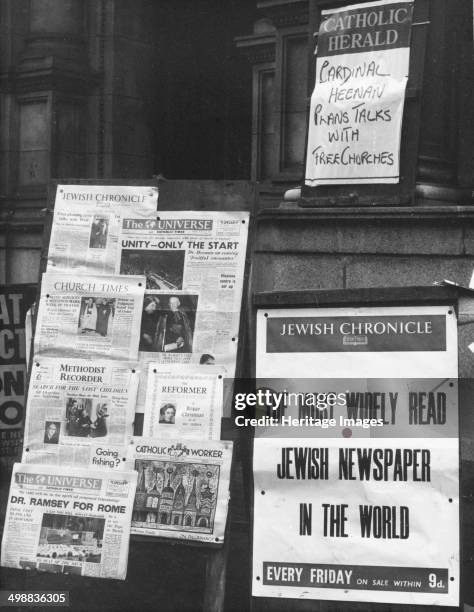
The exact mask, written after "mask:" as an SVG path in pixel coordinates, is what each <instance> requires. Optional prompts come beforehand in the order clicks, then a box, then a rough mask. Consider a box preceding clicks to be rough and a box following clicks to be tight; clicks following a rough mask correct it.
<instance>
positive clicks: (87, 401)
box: [23, 356, 138, 467]
mask: <svg viewBox="0 0 474 612" xmlns="http://www.w3.org/2000/svg"><path fill="white" fill-rule="evenodd" d="M137 389H138V372H137V370H136V364H135V363H127V362H123V361H109V360H103V361H99V360H98V361H89V360H86V359H66V358H57V357H43V356H40V357H36V359H35V362H34V363H33V367H32V373H31V378H30V387H29V392H28V403H27V409H26V426H25V443H24V449H23V462H25V463H50V464H56V465H81V464H82V465H87V464H88V463H89V462H90V461H91V460H92V458H93V456H94V455H95V447H97V445H100V446H101V447H102V446H104V445H126V444H128V443H129V442H130V439H131V437H132V435H133V420H134V417H135V401H136V395H137ZM120 461H121V458H120ZM97 464H98V465H97V467H100V465H101V462H100V461H97ZM114 466H115V460H114Z"/></svg>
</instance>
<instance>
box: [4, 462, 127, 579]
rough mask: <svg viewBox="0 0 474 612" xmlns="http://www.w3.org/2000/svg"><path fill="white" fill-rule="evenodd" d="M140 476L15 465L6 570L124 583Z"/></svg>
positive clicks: (5, 541)
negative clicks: (67, 575) (113, 580)
mask: <svg viewBox="0 0 474 612" xmlns="http://www.w3.org/2000/svg"><path fill="white" fill-rule="evenodd" d="M136 481H137V474H136V472H133V471H130V472H128V471H126V472H125V471H124V472H120V473H118V472H105V471H95V470H91V469H77V468H74V469H73V468H66V467H61V468H60V469H59V468H58V467H55V466H46V465H42V466H39V465H24V464H19V463H16V464H15V466H14V469H13V475H12V482H11V486H10V498H9V501H8V507H7V515H6V521H5V529H4V533H3V540H2V561H1V564H2V566H4V567H14V568H22V569H38V570H42V571H47V572H53V573H64V574H76V575H81V576H95V577H98V578H118V579H121V580H124V579H125V576H126V573H127V561H128V546H129V539H130V519H131V513H132V502H133V497H134V494H135V487H136Z"/></svg>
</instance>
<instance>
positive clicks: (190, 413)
mask: <svg viewBox="0 0 474 612" xmlns="http://www.w3.org/2000/svg"><path fill="white" fill-rule="evenodd" d="M223 378H224V368H220V367H218V366H209V367H207V368H203V367H201V366H199V365H197V366H196V365H188V364H171V365H168V364H161V363H153V362H152V363H150V364H149V366H148V385H147V393H146V402H145V415H144V424H143V435H144V436H149V437H156V438H162V439H165V438H166V439H180V438H183V439H186V440H189V439H194V440H219V439H220V433H221V418H222V402H223Z"/></svg>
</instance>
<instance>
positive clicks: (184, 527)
mask: <svg viewBox="0 0 474 612" xmlns="http://www.w3.org/2000/svg"><path fill="white" fill-rule="evenodd" d="M231 461H232V442H227V441H214V442H205V441H202V442H198V441H190V440H185V441H182V440H179V441H178V440H174V441H171V440H160V439H158V438H134V440H133V443H132V444H130V445H129V454H128V464H127V465H128V467H131V468H134V469H135V470H136V471H137V472H138V483H137V494H136V496H135V501H134V503H133V517H132V533H137V534H143V535H151V536H160V537H165V538H175V539H176V538H177V539H180V540H194V541H197V542H212V543H214V544H216V543H219V542H220V543H222V542H223V541H224V532H225V525H226V519H227V510H228V505H229V481H230V468H231Z"/></svg>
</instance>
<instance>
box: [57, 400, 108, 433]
mask: <svg viewBox="0 0 474 612" xmlns="http://www.w3.org/2000/svg"><path fill="white" fill-rule="evenodd" d="M108 418H109V410H108V403H107V402H102V401H98V400H93V399H91V398H83V397H81V398H75V397H68V398H67V402H66V435H67V436H71V437H73V438H103V437H104V436H106V435H107V432H108Z"/></svg>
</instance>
